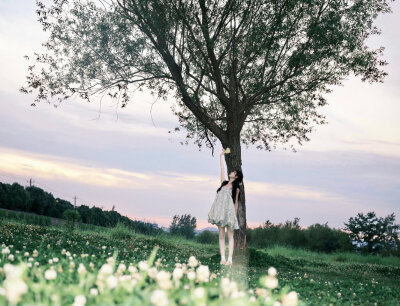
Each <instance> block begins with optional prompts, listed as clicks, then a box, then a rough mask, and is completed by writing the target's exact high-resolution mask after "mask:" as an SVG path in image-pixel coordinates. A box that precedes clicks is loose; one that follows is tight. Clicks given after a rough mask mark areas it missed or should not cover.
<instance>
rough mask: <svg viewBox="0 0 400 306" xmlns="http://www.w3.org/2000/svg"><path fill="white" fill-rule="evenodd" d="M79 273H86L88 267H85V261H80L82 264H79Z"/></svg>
mask: <svg viewBox="0 0 400 306" xmlns="http://www.w3.org/2000/svg"><path fill="white" fill-rule="evenodd" d="M78 273H79V274H80V275H83V274H85V273H86V268H85V266H84V264H83V263H80V264H79V267H78Z"/></svg>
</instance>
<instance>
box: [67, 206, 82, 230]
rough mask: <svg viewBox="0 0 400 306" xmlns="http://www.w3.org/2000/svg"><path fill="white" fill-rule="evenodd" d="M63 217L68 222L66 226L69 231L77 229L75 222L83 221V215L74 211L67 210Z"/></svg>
mask: <svg viewBox="0 0 400 306" xmlns="http://www.w3.org/2000/svg"><path fill="white" fill-rule="evenodd" d="M63 217H64V219H65V220H66V221H67V222H66V223H65V226H66V228H67V229H68V230H73V229H74V228H75V222H77V221H79V220H81V215H80V214H79V212H77V211H76V210H74V209H67V210H66V211H64V213H63Z"/></svg>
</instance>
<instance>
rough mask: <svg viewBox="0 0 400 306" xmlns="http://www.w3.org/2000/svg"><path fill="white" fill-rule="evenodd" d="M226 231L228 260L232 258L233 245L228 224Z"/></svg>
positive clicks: (231, 232) (231, 233)
mask: <svg viewBox="0 0 400 306" xmlns="http://www.w3.org/2000/svg"><path fill="white" fill-rule="evenodd" d="M226 229H227V232H228V243H229V255H228V260H229V259H231V260H232V255H233V246H234V240H233V231H232V230H231V229H230V227H229V226H227V227H226Z"/></svg>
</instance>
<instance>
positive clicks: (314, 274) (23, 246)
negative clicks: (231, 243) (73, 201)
mask: <svg viewBox="0 0 400 306" xmlns="http://www.w3.org/2000/svg"><path fill="white" fill-rule="evenodd" d="M0 244H1V245H2V246H1V250H2V254H1V255H0V259H1V262H0V304H1V305H3V304H5V303H6V301H7V298H8V299H9V298H10V294H11V295H12V294H14V296H11V298H15V299H17V300H18V301H20V305H32V304H36V305H40V304H41V305H47V304H52V305H53V304H58V305H71V304H72V303H74V301H75V304H74V305H76V306H77V305H84V304H82V303H81V304H79V302H82V299H85V302H86V305H112V304H124V305H143V304H145V305H147V304H149V305H150V304H152V303H153V304H155V305H167V304H166V301H167V300H166V298H167V299H168V302H169V304H168V305H177V304H188V305H243V304H250V302H249V301H253V302H251V304H252V305H261V304H264V305H270V304H272V302H273V301H274V300H275V299H276V300H280V301H281V302H283V304H286V305H290V303H289V300H288V299H286V303H285V300H283V301H282V300H281V299H282V297H283V296H284V295H285V294H287V293H288V292H289V291H291V290H293V291H295V292H297V293H298V299H299V300H300V302H299V305H330V304H332V305H374V304H375V303H376V305H400V303H399V301H400V259H399V258H393V257H391V258H380V257H374V256H360V255H356V254H346V253H343V254H332V255H327V254H318V253H313V252H309V251H301V250H293V249H288V248H282V247H274V248H270V249H258V250H257V249H254V248H249V249H248V251H247V252H246V253H243V254H240V253H239V252H236V253H235V254H234V257H233V261H234V264H233V266H232V267H225V266H221V265H220V264H219V260H220V256H219V249H218V244H215V245H203V244H198V243H195V242H192V241H187V240H185V239H182V238H176V237H170V236H167V235H160V236H157V237H151V236H145V235H141V234H136V233H134V232H132V231H130V230H127V229H126V228H123V227H118V228H115V229H104V230H103V231H98V230H95V231H93V230H85V231H83V230H75V231H73V232H71V231H64V230H63V229H60V228H51V227H47V226H37V225H25V224H19V223H13V222H10V221H7V220H3V221H1V222H0ZM7 250H8V251H7ZM34 250H36V252H34ZM10 255H12V256H11V257H10ZM35 255H37V256H35ZM190 256H194V257H195V258H196V260H198V265H197V267H196V269H197V268H198V266H199V265H204V266H208V268H209V272H210V278H209V281H207V282H205V281H199V280H198V279H195V280H190V279H187V278H185V277H183V278H182V279H181V283H180V285H176V284H175V282H173V286H172V289H166V290H165V292H167V295H166V296H165V295H163V294H164V293H162V292H161V291H156V293H155V290H157V288H159V286H161V287H162V283H161V281H160V279H157V278H155V277H151V272H150V270H147V272H146V273H147V274H140V273H141V272H140V271H141V270H140V268H139V269H138V270H139V272H140V273H136V272H135V268H134V267H139V266H140V265H138V264H139V262H142V264H143V261H147V262H148V263H149V265H150V267H154V265H155V266H156V267H157V269H158V270H165V271H167V272H170V273H171V275H172V273H173V271H174V269H175V267H176V265H177V264H178V266H180V264H184V263H186V265H187V264H188V259H189V257H190ZM110 258H111V259H110ZM107 262H108V263H110V264H111V265H112V267H113V271H114V270H115V272H113V273H114V275H115V276H116V277H117V278H118V279H119V277H121V276H122V275H126V276H125V278H124V277H121V279H119V280H118V281H117V279H115V278H114V276H112V275H113V274H111V276H110V275H108V276H107V275H106V276H107V278H104V275H103V274H102V273H105V272H104V270H105V268H104V267H103V265H104V264H105V263H107ZM7 263H8V264H12V265H13V266H16V265H18V264H19V263H26V264H27V265H31V266H32V267H27V268H26V270H25V271H24V272H21V273H22V276H19V277H20V279H22V280H23V282H24V283H25V284H26V285H27V288H25V287H24V286H23V285H22V284H21V283H20V286H19V287H18V285H15V283H16V282H17V280H18V277H17V276H15V277H14V278H12V277H13V276H10V275H11V274H12V272H10V268H9V267H10V266H8V268H6V266H5V265H6V264H7ZM153 263H154V265H153V266H152V264H153ZM121 264H122V265H121ZM124 266H125V268H124ZM129 266H131V268H128V267H129ZM52 267H53V268H52ZM117 267H118V268H117ZM270 267H275V268H276V269H277V271H278V274H277V279H278V281H279V283H278V287H277V288H276V289H271V290H270V289H268V288H266V287H265V285H264V284H265V282H264V280H265V277H266V275H267V271H268V268H270ZM188 268H189V267H188ZM7 269H8V270H7ZM189 270H190V269H189ZM7 271H8V273H9V274H7ZM48 271H50V272H48ZM53 271H56V274H57V276H56V278H55V279H52V277H51V276H54V275H53V274H54V272H53ZM101 271H103V272H101ZM127 271H130V274H129V272H127ZM152 272H155V271H154V270H153V271H152ZM46 273H47V274H46ZM52 273H53V274H52ZM196 273H197V272H196ZM16 274H18V273H16ZM140 275H141V276H140ZM165 275H167V274H165ZM171 275H169V276H170V277H171V278H172V276H171ZM196 275H197V276H198V274H196ZM6 276H7V277H6ZM46 276H48V277H47V278H46ZM128 276H129V277H128ZM153 276H154V275H153ZM185 276H188V274H186V275H185ZM10 277H11V278H10ZM102 277H103V278H102ZM132 277H136V280H135V281H132ZM224 278H227V279H230V280H231V282H230V283H227V282H226V280H224V281H223V279H224ZM7 279H8V280H7ZM13 279H14V280H13ZM122 279H124V280H122ZM128 279H129V281H126V280H128ZM115 282H117V283H118V282H122V283H123V284H122V285H118V286H117V287H113V286H114V285H115V284H114V283H115ZM167 282H168V281H167ZM13 284H14V287H12V286H13ZM164 284H165V283H164ZM227 284H228V285H227ZM175 286H177V287H175ZM200 287H201V288H204V289H205V291H202V290H203V289H201V290H200V289H198V290H196V288H200ZM236 287H237V290H236V289H235V288H236ZM10 288H11V289H10ZM166 288H168V286H167V287H166ZM25 289H26V290H25ZM94 289H95V290H94ZM7 290H14V291H12V292H11V293H10V292H8V291H7ZM18 290H19V291H18ZM227 290H228V293H227ZM229 290H230V291H229ZM96 291H97V294H96ZM241 291H242V292H243V293H240V292H241ZM21 292H22V293H21ZM163 292H164V291H163ZM204 292H205V294H204ZM229 292H230V293H229ZM233 292H236V293H233ZM7 294H8V295H7ZM18 294H19V295H18ZM157 294H159V295H157ZM243 295H246V296H245V297H244V296H243ZM251 297H252V298H251ZM286 297H287V295H286Z"/></svg>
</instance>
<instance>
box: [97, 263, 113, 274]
mask: <svg viewBox="0 0 400 306" xmlns="http://www.w3.org/2000/svg"><path fill="white" fill-rule="evenodd" d="M112 272H113V268H112V266H111V265H109V264H104V265H102V266H101V268H100V270H99V274H100V275H109V274H111V273H112Z"/></svg>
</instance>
